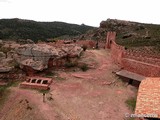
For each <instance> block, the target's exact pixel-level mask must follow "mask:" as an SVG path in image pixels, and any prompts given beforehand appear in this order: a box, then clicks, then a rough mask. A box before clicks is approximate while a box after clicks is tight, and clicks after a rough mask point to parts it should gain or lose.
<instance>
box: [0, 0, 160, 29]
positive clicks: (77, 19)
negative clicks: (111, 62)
mask: <svg viewBox="0 0 160 120" xmlns="http://www.w3.org/2000/svg"><path fill="white" fill-rule="evenodd" d="M159 3H160V0H0V18H22V19H30V20H36V21H63V22H68V23H75V24H82V23H84V24H86V25H91V26H97V27H98V26H99V23H100V22H101V21H102V20H106V19H108V18H111V19H121V20H130V21H137V22H145V23H154V24H160V15H159V12H160V6H159V5H160V4H159Z"/></svg>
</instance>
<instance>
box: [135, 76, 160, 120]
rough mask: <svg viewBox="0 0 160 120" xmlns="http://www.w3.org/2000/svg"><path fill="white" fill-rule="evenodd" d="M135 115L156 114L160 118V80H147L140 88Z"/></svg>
mask: <svg viewBox="0 0 160 120" xmlns="http://www.w3.org/2000/svg"><path fill="white" fill-rule="evenodd" d="M135 114H145V115H146V114H156V115H158V116H156V117H154V118H160V78H146V79H145V80H143V81H142V82H141V84H140V86H139V90H138V96H137V103H136V109H135Z"/></svg>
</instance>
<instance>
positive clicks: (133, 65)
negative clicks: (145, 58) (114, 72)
mask: <svg viewBox="0 0 160 120" xmlns="http://www.w3.org/2000/svg"><path fill="white" fill-rule="evenodd" d="M121 66H123V68H124V69H126V70H128V71H131V72H134V73H137V74H141V75H143V76H146V77H159V76H160V66H158V65H154V64H149V63H146V62H141V61H138V60H134V59H128V58H122V63H121Z"/></svg>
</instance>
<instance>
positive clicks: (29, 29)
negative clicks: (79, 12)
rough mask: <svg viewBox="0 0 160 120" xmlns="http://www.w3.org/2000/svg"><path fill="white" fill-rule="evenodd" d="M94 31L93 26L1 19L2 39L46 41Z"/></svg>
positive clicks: (0, 32) (0, 34) (0, 37)
mask: <svg viewBox="0 0 160 120" xmlns="http://www.w3.org/2000/svg"><path fill="white" fill-rule="evenodd" d="M91 29H93V27H91V26H86V25H84V24H82V25H76V24H69V23H64V22H36V21H31V20H22V19H18V18H15V19H0V39H14V40H16V39H32V40H34V41H37V40H46V39H49V38H56V37H60V36H75V35H81V34H84V33H85V32H86V31H88V30H91Z"/></svg>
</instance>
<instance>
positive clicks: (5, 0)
mask: <svg viewBox="0 0 160 120" xmlns="http://www.w3.org/2000/svg"><path fill="white" fill-rule="evenodd" d="M0 2H9V1H8V0H0Z"/></svg>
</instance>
